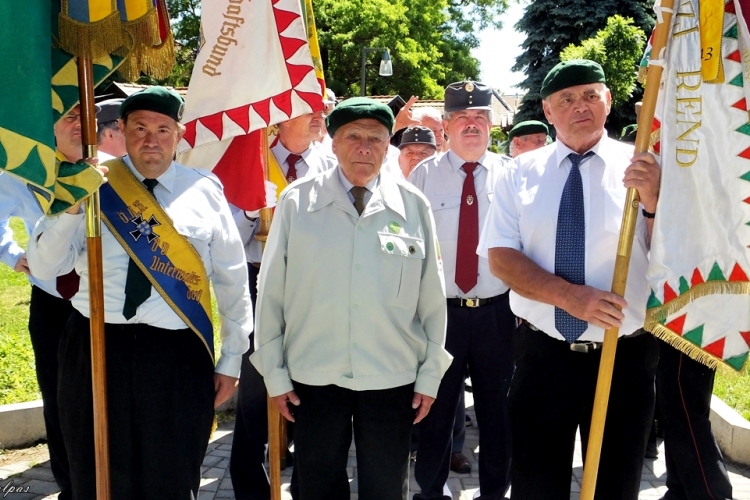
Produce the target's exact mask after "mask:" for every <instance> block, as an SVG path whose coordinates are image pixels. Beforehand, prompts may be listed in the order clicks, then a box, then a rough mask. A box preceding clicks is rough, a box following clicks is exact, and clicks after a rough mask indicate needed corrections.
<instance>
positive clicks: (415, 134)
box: [398, 127, 437, 149]
mask: <svg viewBox="0 0 750 500" xmlns="http://www.w3.org/2000/svg"><path fill="white" fill-rule="evenodd" d="M409 144H427V145H428V146H432V147H433V148H435V149H437V144H436V143H435V134H434V133H433V132H432V130H430V129H428V128H427V127H409V128H407V129H406V130H404V133H403V134H402V135H401V144H399V145H398V149H402V148H403V147H404V146H408V145H409Z"/></svg>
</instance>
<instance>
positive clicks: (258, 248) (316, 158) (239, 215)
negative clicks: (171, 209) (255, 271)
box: [230, 141, 336, 263]
mask: <svg viewBox="0 0 750 500" xmlns="http://www.w3.org/2000/svg"><path fill="white" fill-rule="evenodd" d="M271 152H273V155H274V156H275V157H276V161H278V162H279V166H281V170H282V171H283V172H284V177H286V174H287V172H288V171H289V164H288V163H287V162H286V160H287V157H288V156H289V155H290V154H291V153H290V152H289V150H288V149H287V148H285V147H284V145H283V144H281V141H276V145H275V146H274V147H273V148H271ZM300 156H301V157H302V159H301V160H300V161H298V162H297V165H296V166H295V167H296V169H297V179H302V178H304V177H311V176H315V175H318V174H319V173H321V172H325V171H326V170H328V169H331V168H333V167H334V166H336V158H333V157H331V156H328V155H326V154H325V153H324V152H323V151H321V150H320V149H318V148H315V147H313V146H312V144H311V145H310V146H309V147H308V148H307V149H306V150H305V152H304V153H302V154H301V155H300ZM277 195H279V196H280V195H281V193H277ZM230 207H231V209H232V215H233V218H234V222H235V223H236V224H237V229H239V231H240V237H241V238H242V244H243V245H244V246H245V256H246V259H247V262H254V263H258V262H260V259H261V257H262V256H263V244H262V243H261V242H260V241H258V240H256V239H255V234H256V233H257V232H258V229H260V222H259V220H258V219H248V218H247V217H246V216H245V211H244V210H240V209H239V208H237V207H235V206H234V205H230Z"/></svg>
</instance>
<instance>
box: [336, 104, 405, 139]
mask: <svg viewBox="0 0 750 500" xmlns="http://www.w3.org/2000/svg"><path fill="white" fill-rule="evenodd" d="M366 118H371V119H373V120H377V121H379V122H380V123H382V124H383V126H384V127H385V128H387V129H388V135H390V134H391V130H392V129H393V122H394V118H393V112H392V111H391V108H389V107H388V106H386V105H385V104H383V103H382V102H378V101H376V100H374V99H368V98H367V97H352V98H351V99H347V100H345V101H343V102H341V104H339V105H338V106H336V107H335V108H334V109H333V111H331V114H330V115H328V118H326V127H328V135H330V136H331V137H333V136H334V134H336V131H337V130H338V129H339V127H341V126H342V125H346V124H347V123H351V122H353V121H355V120H363V119H366Z"/></svg>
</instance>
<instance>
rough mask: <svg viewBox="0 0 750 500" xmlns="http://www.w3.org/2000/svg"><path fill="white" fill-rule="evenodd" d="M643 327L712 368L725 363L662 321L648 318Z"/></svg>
mask: <svg viewBox="0 0 750 500" xmlns="http://www.w3.org/2000/svg"><path fill="white" fill-rule="evenodd" d="M643 328H645V329H646V330H648V331H650V332H651V334H652V335H654V336H655V337H656V338H658V339H660V340H663V341H664V342H666V343H667V344H669V345H671V346H672V347H674V348H675V349H677V350H678V351H680V352H682V353H684V354H686V355H687V356H689V357H690V358H692V359H694V360H696V361H697V362H699V363H701V364H703V365H706V366H707V367H709V368H711V369H712V370H716V369H717V368H719V366H723V365H724V360H723V359H719V358H717V357H716V356H714V355H713V354H711V353H708V352H706V351H704V350H703V349H701V348H700V347H698V346H697V345H695V344H693V343H692V342H690V341H689V340H687V339H684V338H683V337H680V336H679V335H677V334H676V333H674V332H673V331H672V330H670V329H669V328H667V327H666V326H664V325H662V324H661V323H657V322H654V321H651V320H646V324H645V325H643Z"/></svg>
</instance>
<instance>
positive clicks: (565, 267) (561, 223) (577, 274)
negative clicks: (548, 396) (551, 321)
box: [555, 151, 594, 344]
mask: <svg viewBox="0 0 750 500" xmlns="http://www.w3.org/2000/svg"><path fill="white" fill-rule="evenodd" d="M593 154H594V152H593V151H589V152H588V153H586V154H585V155H583V156H581V155H578V154H576V153H570V154H569V155H568V158H570V162H571V166H570V173H569V174H568V180H567V181H565V187H564V188H563V192H562V198H561V199H560V209H559V211H558V212H557V237H556V240H555V275H556V276H560V277H561V278H563V279H564V280H566V281H568V282H570V283H573V284H574V285H584V284H586V215H585V213H584V209H583V181H582V180H581V171H580V170H579V168H578V166H579V165H580V164H581V163H582V162H583V161H584V160H586V159H588V158H589V157H591V156H592V155H593ZM555 328H557V331H558V332H560V333H561V334H562V336H563V337H565V340H567V341H568V342H570V343H571V344H572V343H573V342H575V341H576V340H578V337H580V336H581V335H583V332H585V331H586V328H588V323H586V322H585V321H583V320H581V319H578V318H576V317H574V316H571V315H570V314H569V313H567V312H566V311H563V310H562V309H560V308H559V307H555Z"/></svg>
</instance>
